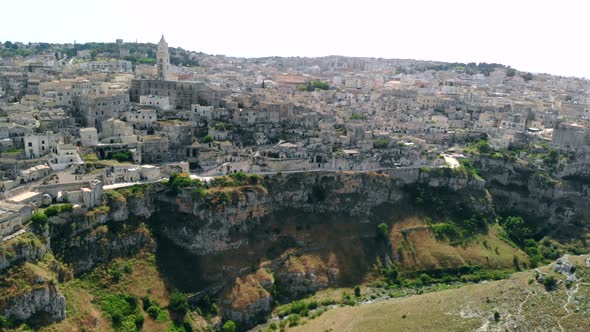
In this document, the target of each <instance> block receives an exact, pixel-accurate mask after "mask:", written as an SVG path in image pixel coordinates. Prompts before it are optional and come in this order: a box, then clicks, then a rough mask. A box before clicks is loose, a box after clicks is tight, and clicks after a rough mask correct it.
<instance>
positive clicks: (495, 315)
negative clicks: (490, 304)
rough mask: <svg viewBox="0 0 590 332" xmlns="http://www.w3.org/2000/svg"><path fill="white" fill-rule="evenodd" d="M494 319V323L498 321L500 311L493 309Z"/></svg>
mask: <svg viewBox="0 0 590 332" xmlns="http://www.w3.org/2000/svg"><path fill="white" fill-rule="evenodd" d="M494 321H495V322H496V323H497V322H499V321H500V313H499V312H497V311H494Z"/></svg>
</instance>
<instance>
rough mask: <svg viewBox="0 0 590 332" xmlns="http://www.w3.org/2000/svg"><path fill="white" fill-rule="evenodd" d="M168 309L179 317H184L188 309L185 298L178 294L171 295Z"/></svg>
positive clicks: (183, 295)
mask: <svg viewBox="0 0 590 332" xmlns="http://www.w3.org/2000/svg"><path fill="white" fill-rule="evenodd" d="M168 309H169V310H170V311H171V312H173V313H175V314H177V315H179V316H184V315H186V313H187V311H188V309H189V304H188V298H187V296H186V295H185V294H183V293H179V292H175V293H172V295H171V296H170V305H169V306H168Z"/></svg>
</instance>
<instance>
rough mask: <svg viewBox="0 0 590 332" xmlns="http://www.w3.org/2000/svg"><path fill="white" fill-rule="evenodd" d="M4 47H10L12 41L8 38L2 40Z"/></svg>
mask: <svg viewBox="0 0 590 332" xmlns="http://www.w3.org/2000/svg"><path fill="white" fill-rule="evenodd" d="M4 47H6V48H12V42H11V41H8V40H7V41H5V42H4Z"/></svg>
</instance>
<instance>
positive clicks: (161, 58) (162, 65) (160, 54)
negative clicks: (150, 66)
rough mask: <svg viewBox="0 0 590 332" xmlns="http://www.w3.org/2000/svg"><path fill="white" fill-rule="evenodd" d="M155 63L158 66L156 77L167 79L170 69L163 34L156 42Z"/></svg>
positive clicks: (166, 44)
mask: <svg viewBox="0 0 590 332" xmlns="http://www.w3.org/2000/svg"><path fill="white" fill-rule="evenodd" d="M156 65H157V66H158V79H159V80H168V79H169V76H168V75H169V74H168V73H169V70H170V55H169V54H168V43H167V42H166V39H164V35H162V38H161V39H160V42H159V43H158V51H157V52H156Z"/></svg>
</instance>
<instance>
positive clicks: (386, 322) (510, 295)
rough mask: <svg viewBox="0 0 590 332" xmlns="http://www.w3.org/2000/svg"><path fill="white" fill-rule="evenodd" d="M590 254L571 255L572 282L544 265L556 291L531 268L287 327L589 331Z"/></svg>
mask: <svg viewBox="0 0 590 332" xmlns="http://www.w3.org/2000/svg"><path fill="white" fill-rule="evenodd" d="M589 257H590V256H588V255H586V256H570V257H569V260H570V261H571V262H572V263H574V264H575V265H576V267H577V268H576V272H575V279H574V280H573V281H572V282H571V284H568V285H567V287H566V284H567V283H566V281H565V279H566V278H565V276H564V275H561V274H559V273H557V272H555V271H554V265H555V264H550V265H548V266H545V267H542V268H539V269H538V270H539V271H540V272H542V273H546V276H550V275H553V276H555V277H556V278H557V280H558V284H557V288H556V289H555V290H553V291H548V290H546V288H545V287H544V285H542V284H541V283H539V282H537V281H536V274H537V273H538V272H536V271H535V270H528V271H524V272H518V273H515V274H513V275H512V276H511V277H510V278H508V279H505V280H500V281H489V282H481V283H478V284H471V285H466V286H462V287H459V288H454V289H447V290H442V291H435V292H430V293H425V294H420V295H412V296H407V297H402V298H396V299H388V300H376V301H374V302H371V303H361V304H357V305H355V306H336V307H334V308H332V309H329V310H328V311H327V312H325V313H323V314H322V315H320V316H319V317H316V318H314V319H303V320H302V322H301V323H300V324H299V325H298V326H295V327H288V328H287V330H288V331H294V332H295V331H481V332H483V331H588V329H590V320H589V319H588V317H589V316H588V315H589V314H590V266H588V264H589V262H588V259H589ZM331 292H333V290H331ZM316 296H320V297H321V296H322V295H321V293H320V294H317V295H316ZM495 312H497V313H498V314H496V318H497V319H495V317H494V316H495V315H494V314H495ZM265 328H266V327H265ZM262 330H263V329H262V328H258V329H253V331H262Z"/></svg>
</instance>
